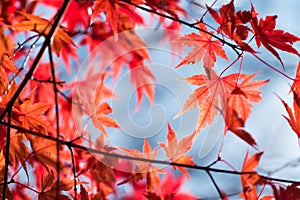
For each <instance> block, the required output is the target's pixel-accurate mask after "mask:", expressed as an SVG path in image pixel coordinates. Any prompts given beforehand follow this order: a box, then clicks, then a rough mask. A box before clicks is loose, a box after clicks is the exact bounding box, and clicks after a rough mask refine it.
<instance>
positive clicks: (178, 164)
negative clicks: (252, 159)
mask: <svg viewBox="0 0 300 200" xmlns="http://www.w3.org/2000/svg"><path fill="white" fill-rule="evenodd" d="M0 124H1V125H4V126H8V123H6V122H3V121H0ZM11 128H13V129H16V130H18V131H20V132H22V133H29V134H31V135H34V136H37V137H41V138H44V139H47V140H52V141H56V140H57V139H56V138H55V137H52V136H49V135H44V134H42V133H39V132H36V131H32V130H28V129H25V128H22V127H19V126H16V125H13V124H12V125H11ZM59 142H60V144H61V145H67V146H70V147H72V148H76V149H80V150H83V151H86V152H90V153H95V154H100V155H104V156H109V157H113V158H121V159H126V160H134V161H142V162H149V163H154V164H162V165H171V166H177V167H185V168H189V169H196V170H202V171H209V172H216V173H224V174H233V175H243V174H257V173H256V172H253V171H252V172H247V171H246V172H245V171H242V172H240V171H233V170H226V169H218V168H213V167H209V166H200V165H189V164H182V163H176V162H170V161H164V160H152V159H146V158H139V157H133V156H127V155H121V154H116V153H110V152H105V151H100V150H98V149H94V148H90V147H85V146H82V145H79V144H74V143H73V142H72V141H65V140H62V139H59ZM258 175H259V176H260V177H261V178H263V179H265V180H269V181H278V182H283V183H294V184H300V181H295V180H288V179H280V178H274V177H269V176H264V175H260V174H258Z"/></svg>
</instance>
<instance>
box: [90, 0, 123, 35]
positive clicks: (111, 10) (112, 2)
mask: <svg viewBox="0 0 300 200" xmlns="http://www.w3.org/2000/svg"><path fill="white" fill-rule="evenodd" d="M117 2H118V0H96V1H95V3H94V6H93V7H94V10H93V14H92V17H91V23H93V22H94V19H95V17H96V16H97V15H99V14H100V13H102V12H104V13H105V15H106V21H107V22H108V23H109V24H110V26H111V28H112V30H113V32H114V34H117V33H118V28H117V27H118V20H119V5H118V3H117Z"/></svg>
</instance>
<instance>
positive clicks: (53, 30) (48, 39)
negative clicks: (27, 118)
mask: <svg viewBox="0 0 300 200" xmlns="http://www.w3.org/2000/svg"><path fill="white" fill-rule="evenodd" d="M69 3H70V0H65V1H63V4H62V6H61V7H60V9H59V11H58V12H57V15H56V17H55V20H54V22H53V25H52V27H51V29H50V31H49V34H48V35H47V36H46V38H45V41H44V43H43V45H42V47H41V49H40V50H39V52H38V54H37V56H36V57H35V59H34V61H33V63H32V65H31V68H30V69H29V71H28V72H27V73H26V75H25V77H24V79H23V81H22V82H21V83H20V86H19V87H18V89H17V91H16V92H15V93H14V94H13V96H12V98H11V99H10V101H9V102H8V104H7V105H6V107H5V108H4V110H3V111H2V113H1V115H0V120H3V118H4V117H5V115H6V113H7V112H8V110H10V109H11V108H12V107H13V105H14V103H15V101H16V100H17V99H18V97H19V96H20V94H21V92H22V91H23V89H24V88H25V86H26V85H27V83H28V81H29V80H30V79H31V77H32V75H33V72H34V71H35V69H36V68H37V66H38V64H39V62H40V60H41V58H42V56H43V54H44V52H45V50H46V48H47V46H48V45H49V44H51V38H52V37H53V36H54V35H55V33H56V31H57V28H58V27H59V24H60V22H61V20H62V17H63V15H64V13H65V11H66V9H67V7H68V5H69Z"/></svg>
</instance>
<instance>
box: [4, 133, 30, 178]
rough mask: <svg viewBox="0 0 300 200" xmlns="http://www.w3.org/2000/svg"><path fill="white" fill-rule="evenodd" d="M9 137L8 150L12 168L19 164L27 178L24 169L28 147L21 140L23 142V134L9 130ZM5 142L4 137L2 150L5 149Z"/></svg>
mask: <svg viewBox="0 0 300 200" xmlns="http://www.w3.org/2000/svg"><path fill="white" fill-rule="evenodd" d="M10 134H11V136H10V148H9V154H10V162H12V163H13V166H17V164H18V163H21V165H22V167H23V169H24V170H25V172H26V175H27V177H28V171H27V167H26V160H27V159H28V158H29V155H30V152H29V149H28V147H27V146H26V145H25V144H24V143H23V142H22V140H25V139H26V138H25V137H24V135H23V134H21V133H17V130H15V129H11V133H10ZM6 140H7V138H6V137H5V138H4V139H3V149H4V150H5V149H6Z"/></svg>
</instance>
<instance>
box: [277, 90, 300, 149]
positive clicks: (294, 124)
mask: <svg viewBox="0 0 300 200" xmlns="http://www.w3.org/2000/svg"><path fill="white" fill-rule="evenodd" d="M293 95H294V100H293V108H294V112H293V110H292V108H290V107H289V105H288V104H287V103H286V102H285V101H283V100H282V99H281V98H280V97H279V96H278V98H279V99H280V100H281V102H282V103H283V105H284V107H285V109H286V112H287V113H288V117H287V116H284V115H283V117H284V118H285V119H286V120H287V121H288V123H289V125H290V126H291V128H292V129H293V131H294V132H295V133H296V134H297V136H298V141H299V145H300V120H299V119H300V98H299V96H298V94H297V93H296V92H295V91H293Z"/></svg>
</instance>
